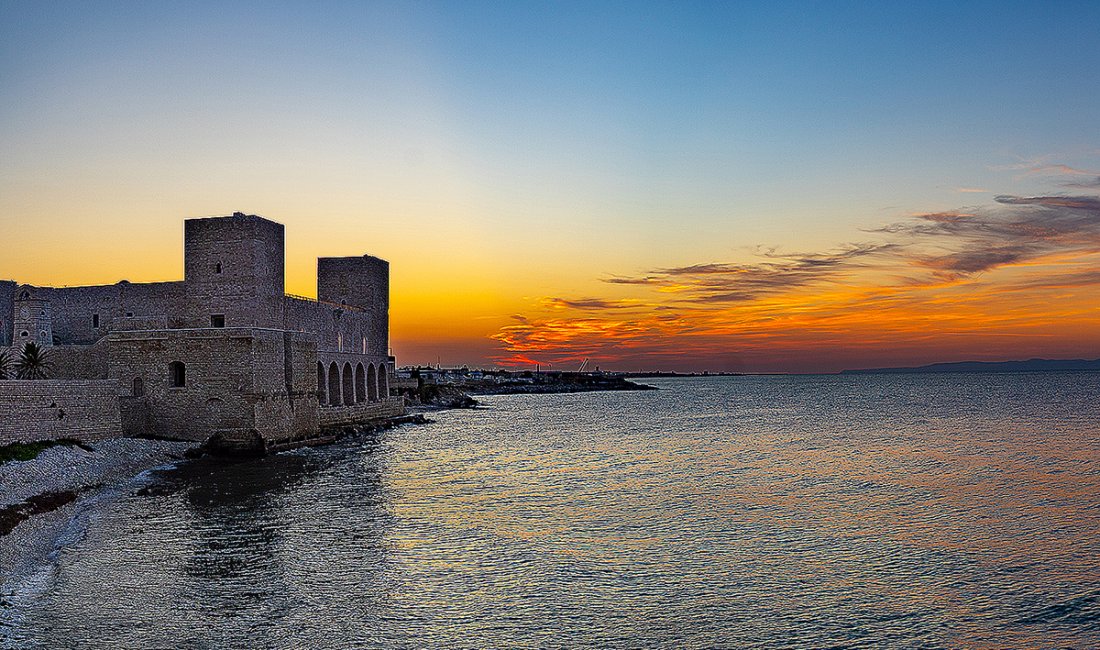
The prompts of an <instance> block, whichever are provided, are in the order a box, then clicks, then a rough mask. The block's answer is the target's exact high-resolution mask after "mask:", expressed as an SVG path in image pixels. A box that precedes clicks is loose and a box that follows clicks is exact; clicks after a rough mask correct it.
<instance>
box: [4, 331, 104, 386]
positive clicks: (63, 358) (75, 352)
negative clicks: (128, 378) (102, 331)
mask: <svg viewBox="0 0 1100 650" xmlns="http://www.w3.org/2000/svg"><path fill="white" fill-rule="evenodd" d="M12 352H13V354H12V358H13V359H14V358H16V357H17V356H18V351H16V350H13V351H12ZM46 358H47V359H48V360H49V362H50V379H107V342H106V340H100V341H97V342H96V343H95V344H94V345H55V346H53V347H52V348H50V349H49V350H48V351H47V352H46Z"/></svg>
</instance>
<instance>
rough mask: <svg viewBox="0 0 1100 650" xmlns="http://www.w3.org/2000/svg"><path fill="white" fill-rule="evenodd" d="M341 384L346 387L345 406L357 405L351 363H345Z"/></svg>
mask: <svg viewBox="0 0 1100 650" xmlns="http://www.w3.org/2000/svg"><path fill="white" fill-rule="evenodd" d="M341 383H342V384H343V385H344V405H345V406H351V405H352V404H354V403H355V382H354V381H353V380H352V378H351V364H350V363H347V362H345V363H344V377H343V381H342V382H341Z"/></svg>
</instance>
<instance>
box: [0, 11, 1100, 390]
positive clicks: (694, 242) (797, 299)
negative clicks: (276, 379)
mask: <svg viewBox="0 0 1100 650" xmlns="http://www.w3.org/2000/svg"><path fill="white" fill-rule="evenodd" d="M223 4H224V3H138V2H128V3H98V2H97V3H33V2H3V3H0V242H2V247H0V278H7V279H14V280H17V281H20V282H29V283H34V284H47V285H79V284H103V283H111V282H116V281H118V280H120V279H127V280H130V281H133V282H139V281H153V280H167V279H179V278H182V274H183V259H182V236H183V223H182V221H183V219H185V218H190V217H196V216H209V215H224V214H230V213H232V212H234V211H238V210H239V211H243V212H248V213H255V214H261V215H264V216H266V217H268V218H270V219H273V220H275V221H279V222H281V223H283V224H285V225H286V230H287V232H286V234H287V290H288V291H290V292H292V293H297V294H304V295H315V293H316V291H315V272H316V266H315V265H316V261H315V258H316V257H317V256H329V255H356V254H362V253H370V254H372V255H377V256H380V257H383V258H386V259H388V260H390V263H391V270H392V286H391V291H392V308H391V344H392V347H393V350H394V352H395V354H396V355H397V357H398V364H399V365H405V364H413V363H432V364H435V363H436V362H437V360H438V361H441V362H442V363H443V364H445V365H447V364H469V365H471V366H474V365H477V366H504V365H519V366H528V365H531V364H533V363H536V362H538V363H542V364H552V367H553V368H555V369H575V368H576V367H577V366H579V365H580V363H581V361H582V360H583V359H585V358H590V359H591V362H590V363H591V364H592V365H600V366H601V367H603V368H605V369H623V370H635V369H644V370H652V369H663V370H673V369H674V370H704V369H706V370H710V371H753V372H773V371H783V372H816V371H835V370H840V369H844V368H857V367H869V366H890V365H915V364H921V363H931V362H936V361H954V360H963V359H978V360H1003V359H1020V358H1029V357H1050V358H1080V357H1087V358H1097V357H1100V65H1097V62H1100V37H1098V36H1097V34H1098V29H1097V26H1098V25H1100V3H1097V2H1083V3H1068V2H1035V3H1000V2H998V3H983V2H973V3H965V6H962V5H963V4H964V3H958V2H944V3H936V2H919V3H901V2H898V3H892V2H874V3H872V2H857V3H841V2H828V3H810V2H801V3H780V2H761V3H755V4H749V3H739V2H731V3H687V2H676V3H640V2H622V3H618V2H592V3H571V2H565V3H551V2H546V3H526V2H486V3H478V2H453V3H438V2H416V3H413V2H408V3H384V2H349V3H300V4H298V3H277V2H264V3H256V4H248V3H243V2H242V3H231V5H232V6H230V7H228V8H227V7H225V6H222V5H223Z"/></svg>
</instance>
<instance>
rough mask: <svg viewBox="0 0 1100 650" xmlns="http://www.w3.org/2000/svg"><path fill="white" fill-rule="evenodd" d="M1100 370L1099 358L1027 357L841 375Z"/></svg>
mask: <svg viewBox="0 0 1100 650" xmlns="http://www.w3.org/2000/svg"><path fill="white" fill-rule="evenodd" d="M1065 371H1100V359H1093V360H1089V359H1027V360H1026V361H956V362H952V363H930V364H928V365H924V366H912V367H904V368H863V369H858V370H843V371H841V372H840V374H842V375H866V374H887V373H894V374H902V373H905V374H915V373H939V372H1065Z"/></svg>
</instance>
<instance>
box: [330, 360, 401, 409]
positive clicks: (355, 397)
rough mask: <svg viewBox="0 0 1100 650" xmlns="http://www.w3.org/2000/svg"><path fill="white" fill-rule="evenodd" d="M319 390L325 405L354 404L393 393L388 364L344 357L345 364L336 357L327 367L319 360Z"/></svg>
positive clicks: (376, 399) (385, 396)
mask: <svg viewBox="0 0 1100 650" xmlns="http://www.w3.org/2000/svg"><path fill="white" fill-rule="evenodd" d="M317 391H318V395H319V400H320V403H321V405H322V406H351V405H353V404H360V403H362V402H378V401H380V400H383V399H386V398H387V397H389V394H390V380H389V377H388V376H387V375H386V366H385V365H382V364H379V365H378V366H377V367H376V366H375V365H374V364H373V363H371V364H367V366H366V367H365V368H364V367H363V364H362V363H357V364H355V367H354V368H353V367H352V365H351V363H350V362H347V361H345V362H344V364H343V366H341V365H339V364H337V363H336V362H335V361H333V362H332V363H330V364H329V365H328V368H326V367H325V364H323V363H321V362H320V361H318V362H317Z"/></svg>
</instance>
